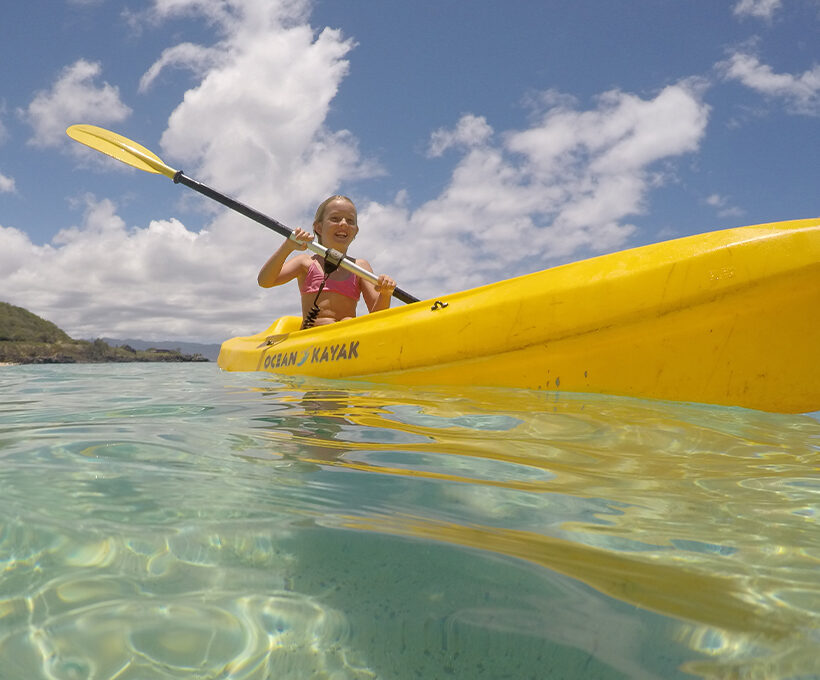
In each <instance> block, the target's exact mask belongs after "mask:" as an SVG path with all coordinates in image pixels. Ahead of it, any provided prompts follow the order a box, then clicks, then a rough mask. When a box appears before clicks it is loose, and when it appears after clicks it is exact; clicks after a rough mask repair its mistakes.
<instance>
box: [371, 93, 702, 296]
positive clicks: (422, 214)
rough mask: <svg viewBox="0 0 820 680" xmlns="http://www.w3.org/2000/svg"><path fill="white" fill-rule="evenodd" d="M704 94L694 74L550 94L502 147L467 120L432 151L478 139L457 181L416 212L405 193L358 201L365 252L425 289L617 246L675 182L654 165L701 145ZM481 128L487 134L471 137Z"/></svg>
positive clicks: (484, 279) (443, 133)
mask: <svg viewBox="0 0 820 680" xmlns="http://www.w3.org/2000/svg"><path fill="white" fill-rule="evenodd" d="M701 94H702V86H701V84H700V83H698V82H696V81H688V82H683V83H680V84H678V85H672V86H669V87H667V88H665V89H664V90H662V91H661V92H660V93H658V95H657V96H656V97H654V98H651V99H642V98H640V97H638V96H636V95H633V94H629V93H624V92H620V91H613V92H608V93H606V94H604V95H602V96H601V97H600V98H599V100H598V102H597V106H596V107H595V108H593V109H591V110H587V111H579V110H577V108H574V107H573V105H572V102H571V100H569V99H567V98H565V97H555V96H551V97H545V98H544V99H543V100H542V105H543V106H544V108H543V109H542V110H541V111H540V112H538V115H537V116H536V117H535V118H534V122H533V124H532V125H531V127H529V128H528V129H524V130H513V131H507V132H504V133H502V134H500V135H497V136H498V137H499V138H500V139H501V140H502V141H501V142H500V143H498V144H491V143H489V140H490V138H491V135H490V129H489V126H487V127H486V128H485V127H484V126H485V125H487V124H486V121H484V120H483V119H482V118H478V117H476V116H465V117H463V118H462V119H461V121H459V122H458V123H457V124H456V126H455V127H454V128H453V130H451V131H447V130H438V131H436V132H435V133H434V134H433V138H432V147H433V148H444V147H446V146H449V144H450V142H451V141H459V142H461V141H465V140H466V141H470V140H472V141H476V142H477V144H476V145H474V146H470V145H467V148H466V150H465V151H464V156H463V158H462V159H461V160H460V162H459V163H458V165H457V166H456V168H455V170H454V172H453V176H452V179H451V181H450V184H449V186H448V187H447V188H446V189H445V190H444V192H443V193H442V194H441V195H440V196H439V197H438V198H436V199H435V200H432V201H430V202H428V203H427V204H425V205H423V206H421V207H420V208H419V209H417V210H415V211H413V212H410V211H409V210H408V209H407V208H406V206H405V205H404V203H403V201H402V200H399V201H397V203H396V204H395V205H394V206H384V205H378V204H371V205H369V206H365V207H364V208H361V207H360V216H359V222H360V224H361V225H362V231H361V232H360V236H359V239H360V241H361V242H362V245H363V246H364V244H367V246H366V247H363V248H362V249H363V250H364V251H365V252H368V253H373V254H374V258H375V257H378V261H379V264H380V266H379V269H382V270H387V271H390V272H393V273H395V274H396V276H397V278H398V279H399V280H401V281H402V282H406V283H407V286H406V289H407V290H410V289H411V287H412V288H414V290H410V292H414V293H416V292H417V291H418V293H417V294H420V295H421V296H428V295H435V294H437V293H440V292H441V291H453V290H458V289H461V288H464V287H466V286H469V285H478V284H482V283H489V282H491V281H493V280H497V279H498V278H499V277H502V276H509V275H512V274H516V273H517V274H523V273H527V272H529V271H534V270H536V269H540V268H543V267H544V266H547V265H549V264H553V263H555V262H558V261H564V260H566V259H568V258H569V257H570V256H572V255H576V254H578V253H579V252H583V251H590V252H604V251H610V250H614V249H616V248H618V247H620V246H622V245H623V244H624V243H625V242H626V240H627V239H628V238H629V236H630V234H632V233H633V231H634V226H632V224H631V223H630V222H629V220H628V218H629V217H630V216H632V215H638V214H641V213H642V212H644V210H645V209H646V202H647V195H648V193H649V191H650V189H652V188H653V187H654V186H657V185H658V184H659V183H662V182H663V181H664V179H665V177H664V175H663V174H661V173H660V172H658V171H657V170H656V169H655V166H656V165H657V164H658V163H660V162H664V161H668V160H669V159H673V158H675V157H677V156H680V155H681V154H685V153H690V152H693V151H695V150H697V148H698V145H699V143H700V141H701V139H702V138H703V135H704V133H705V129H706V124H707V119H708V112H709V107H708V106H707V105H706V104H704V103H703V101H702V100H701ZM477 121H481V122H482V125H480V126H476V122H477ZM471 129H479V130H482V131H483V132H482V133H481V134H477V135H474V136H471V135H469V134H465V133H464V131H465V130H471ZM442 140H443V141H444V142H446V143H445V144H443V145H442V146H441V147H439V146H437V145H439V144H441V142H442ZM397 243H398V244H402V245H401V247H399V248H397V247H396V246H395V244H397ZM411 244H412V245H411ZM409 250H412V257H408V251H409Z"/></svg>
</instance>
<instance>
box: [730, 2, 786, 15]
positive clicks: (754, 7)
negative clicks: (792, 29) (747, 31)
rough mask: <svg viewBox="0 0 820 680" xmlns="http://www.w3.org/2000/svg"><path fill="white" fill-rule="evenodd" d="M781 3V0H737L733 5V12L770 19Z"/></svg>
mask: <svg viewBox="0 0 820 680" xmlns="http://www.w3.org/2000/svg"><path fill="white" fill-rule="evenodd" d="M782 4H783V3H782V0H739V2H738V3H737V4H736V5H735V7H734V13H735V14H736V15H737V16H751V17H756V18H758V19H771V18H772V16H773V15H774V13H775V11H777V10H778V9H779V8H780V5H782Z"/></svg>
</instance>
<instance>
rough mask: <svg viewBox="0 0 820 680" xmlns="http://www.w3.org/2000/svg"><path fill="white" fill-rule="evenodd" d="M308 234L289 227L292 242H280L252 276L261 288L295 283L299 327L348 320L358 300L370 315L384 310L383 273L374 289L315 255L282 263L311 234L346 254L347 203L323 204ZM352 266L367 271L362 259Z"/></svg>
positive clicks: (389, 283)
mask: <svg viewBox="0 0 820 680" xmlns="http://www.w3.org/2000/svg"><path fill="white" fill-rule="evenodd" d="M313 231H314V233H313V234H311V233H309V232H307V231H305V230H304V229H299V228H297V229H294V231H293V236H294V238H296V239H298V241H294V240H292V239H288V240H286V241H285V242H284V243H283V244H282V245H281V246H280V247H279V249H278V250H277V251H276V252H275V253H274V254H273V255H271V256H270V258H269V259H268V261H267V262H265V264H264V265H263V266H262V269H261V270H260V271H259V276H258V277H257V281H258V282H259V285H260V286H262V287H263V288H271V287H273V286H281V285H282V284H283V283H287V282H288V281H291V280H292V279H294V278H295V279H296V280H297V281H298V282H299V290H300V292H301V294H302V317H303V319H304V321H303V322H302V328H310V327H311V326H314V325H317V326H319V325H323V324H329V323H334V322H335V321H344V320H345V319H352V318H353V317H355V316H356V304H357V303H358V301H359V297H362V296H363V297H364V302H365V304H366V305H367V308H368V309H369V310H370V311H371V312H378V311H380V310H382V309H387V308H388V307H390V296H391V295H392V294H393V290H394V289H395V288H396V282H395V281H394V280H393V279H391V278H390V277H389V276H387V275H386V274H382V275H381V276H379V280H378V282H377V283H376V284H375V285H374V284H372V283H370V282H369V281H365V280H363V279H360V278H359V277H358V276H356V275H355V274H353V273H352V272H348V271H346V270H344V269H336V268H335V267H332V266H327V264H328V263H326V262H325V259H324V258H323V257H321V256H319V255H310V254H308V253H302V254H300V255H297V256H296V257H293V258H291V259H288V257H289V256H290V254H291V253H292V252H293V251H295V250H305V249H306V243H307V242H309V241H312V240H313V239H314V235H315V236H318V238H319V243H321V244H322V245H323V246H325V247H326V248H333V249H334V250H338V251H339V252H340V253H342V254H345V253H347V249H348V247H349V246H350V244H351V242H352V241H353V239H354V238H356V234H357V233H358V231H359V226H358V224H357V220H356V206H355V205H353V201H351V200H350V199H349V198H347V197H346V196H338V195H337V196H331V197H330V198H328V199H326V200H324V201H323V202H322V203H321V204H320V205H319V208H318V209H317V210H316V217H315V218H314V221H313ZM355 262H356V264H357V265H359V266H360V267H361V268H362V269H366V270H367V271H370V272H372V271H373V269H372V267H371V266H370V263H369V262H368V261H367V260H361V259H356V260H355Z"/></svg>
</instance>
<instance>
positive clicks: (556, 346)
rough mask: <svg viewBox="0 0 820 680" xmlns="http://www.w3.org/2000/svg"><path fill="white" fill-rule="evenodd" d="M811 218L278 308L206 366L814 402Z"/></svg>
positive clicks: (817, 252)
mask: <svg viewBox="0 0 820 680" xmlns="http://www.w3.org/2000/svg"><path fill="white" fill-rule="evenodd" d="M818 310H820V219H813V220H798V221H792V222H780V223H773V224H764V225H757V226H751V227H739V228H736V229H727V230H723V231H716V232H710V233H707V234H700V235H696V236H690V237H686V238H682V239H677V240H674V241H667V242H664V243H658V244H652V245H649V246H643V247H640V248H634V249H631V250H625V251H621V252H618V253H613V254H610V255H603V256H600V257H596V258H592V259H589V260H583V261H580V262H574V263H571V264H567V265H562V266H560V267H555V268H553V269H548V270H545V271H542V272H537V273H534V274H529V275H526V276H520V277H517V278H514V279H509V280H506V281H501V282H498V283H494V284H490V285H487V286H482V287H479V288H475V289H472V290H468V291H463V292H460V293H455V294H453V295H448V296H444V297H442V298H440V299H439V300H438V301H436V300H428V301H422V302H417V303H414V304H412V305H407V306H404V307H399V308H393V309H390V310H386V311H383V312H379V313H377V314H370V315H366V316H363V317H359V318H356V319H351V320H349V321H344V322H341V323H337V324H332V325H330V326H323V327H318V328H313V329H308V330H305V331H301V330H299V324H300V322H301V319H300V318H299V317H283V318H282V319H279V320H277V321H276V322H275V323H274V324H273V325H271V327H270V328H268V329H266V330H265V331H264V332H262V333H259V334H257V335H253V336H249V337H242V338H232V339H231V340H228V341H226V342H225V343H223V345H222V349H221V351H220V355H219V359H218V362H219V366H220V367H221V368H223V369H225V370H231V371H269V372H271V373H276V374H283V375H307V376H316V377H320V378H342V379H354V380H366V381H372V382H380V383H389V384H400V385H483V386H494V387H495V386H497V387H517V388H527V389H539V390H554V391H559V392H560V391H568V392H593V393H605V394H614V395H624V396H633V397H642V398H652V399H666V400H672V401H691V402H701V403H709V404H724V405H732V406H743V407H747V408H756V409H761V410H766V411H774V412H784V413H800V412H806V411H814V410H820V324H818V321H817V317H818V313H817V312H818Z"/></svg>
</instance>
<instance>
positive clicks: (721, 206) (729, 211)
mask: <svg viewBox="0 0 820 680" xmlns="http://www.w3.org/2000/svg"><path fill="white" fill-rule="evenodd" d="M706 204H707V205H710V206H712V207H713V208H715V210H717V214H718V215H719V216H720V217H739V216H741V215H743V210H742V209H741V208H738V207H737V206H734V205H732V202H731V200H730V199H729V198H728V197H726V196H721V195H720V194H711V195H710V196H707V197H706Z"/></svg>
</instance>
